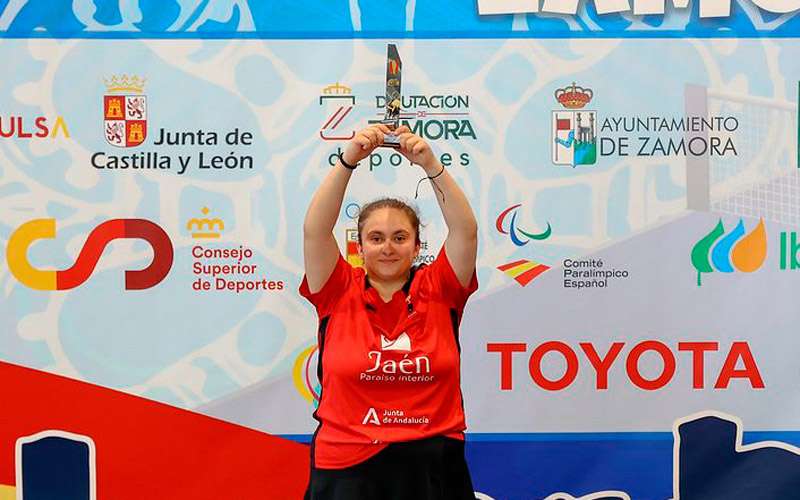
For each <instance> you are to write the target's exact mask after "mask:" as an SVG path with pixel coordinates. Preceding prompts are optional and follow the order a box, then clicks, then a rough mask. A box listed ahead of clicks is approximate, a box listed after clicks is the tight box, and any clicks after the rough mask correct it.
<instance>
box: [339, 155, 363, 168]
mask: <svg viewBox="0 0 800 500" xmlns="http://www.w3.org/2000/svg"><path fill="white" fill-rule="evenodd" d="M338 156H339V163H341V164H342V166H343V167H344V168H346V169H348V170H355V169H356V167H358V163H356V164H355V165H350V164H349V163H347V162H346V161H344V155H343V154H342V152H341V151H340V152H339V155H338Z"/></svg>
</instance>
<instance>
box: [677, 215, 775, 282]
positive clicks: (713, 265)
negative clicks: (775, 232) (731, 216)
mask: <svg viewBox="0 0 800 500" xmlns="http://www.w3.org/2000/svg"><path fill="white" fill-rule="evenodd" d="M766 258H767V232H766V230H765V229H764V219H761V220H759V222H758V225H757V226H756V228H755V229H753V230H752V231H751V232H750V233H749V234H747V235H745V228H744V222H742V219H739V223H738V224H737V225H736V227H734V228H733V230H731V231H730V232H728V234H725V227H724V226H723V224H722V219H720V220H719V222H717V225H716V226H715V227H714V229H712V230H711V232H710V233H708V234H707V235H705V236H703V238H701V239H700V241H698V242H697V243H695V245H694V248H692V265H693V266H694V268H695V269H697V286H700V285H701V284H702V283H701V277H702V276H703V273H713V272H714V271H715V270H716V271H719V272H721V273H732V272H733V271H734V269H735V270H737V271H740V272H743V273H752V272H753V271H756V270H757V269H759V268H760V267H761V265H762V264H764V260H765V259H766Z"/></svg>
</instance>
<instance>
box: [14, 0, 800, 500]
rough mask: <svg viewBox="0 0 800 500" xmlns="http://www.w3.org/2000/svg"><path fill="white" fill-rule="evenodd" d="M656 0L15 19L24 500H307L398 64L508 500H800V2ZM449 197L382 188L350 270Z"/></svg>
mask: <svg viewBox="0 0 800 500" xmlns="http://www.w3.org/2000/svg"><path fill="white" fill-rule="evenodd" d="M657 3H658V2H643V1H639V0H636V1H634V2H631V3H630V4H629V2H627V1H621V2H620V1H611V0H604V1H595V2H592V1H589V2H586V3H585V4H584V3H581V4H580V6H579V5H578V3H577V2H575V3H574V4H572V3H570V2H562V1H555V0H546V1H545V2H543V4H541V5H539V4H538V2H522V1H519V2H514V1H510V0H505V1H500V0H497V1H490V0H479V2H477V3H473V2H456V1H439V2H432V1H421V0H418V1H415V0H407V1H403V2H393V3H384V2H378V3H376V2H362V1H357V0H350V1H344V0H341V1H336V2H331V1H329V0H315V1H306V2H302V5H301V4H299V3H296V2H283V1H275V2H254V1H253V2H246V1H242V0H239V1H235V0H227V1H226V0H220V1H213V2H208V1H197V0H194V1H192V0H182V1H166V2H151V1H144V0H140V1H138V2H114V1H98V0H95V1H93V2H89V1H75V2H73V1H69V2H68V1H47V2H45V1H34V0H31V1H27V2H24V1H15V0H11V1H0V36H2V40H1V41H0V58H2V60H3V61H4V68H5V70H4V73H3V74H4V76H3V78H2V79H0V207H2V210H0V245H2V250H3V252H2V253H3V259H1V260H0V326H2V328H0V360H2V361H1V362H0V373H1V374H2V376H1V378H0V380H2V384H0V399H2V401H3V410H2V412H0V499H3V500H6V499H12V498H17V499H24V500H37V499H41V498H62V499H70V500H71V499H96V498H102V499H125V498H170V499H181V498H187V499H188V498H192V499H197V498H209V499H211V498H215V499H218V498H226V499H227V498H231V499H233V498H236V499H256V498H279V499H283V498H298V497H299V496H300V495H301V494H302V491H303V489H304V486H305V481H306V477H307V468H308V447H307V443H308V442H309V440H310V435H311V433H312V432H313V430H314V428H315V422H314V420H313V419H312V417H311V414H312V412H313V410H314V408H315V406H316V404H317V400H318V393H319V383H318V380H317V379H316V375H315V374H316V363H317V348H316V345H315V330H316V317H315V314H314V311H313V309H312V308H311V306H310V305H309V304H308V303H307V302H305V301H304V300H303V299H302V298H301V297H300V296H299V294H298V292H297V289H298V286H299V284H300V281H301V278H302V253H301V236H302V234H301V231H302V230H301V228H302V220H303V215H304V212H305V208H306V206H307V204H308V202H309V199H310V197H311V195H312V193H313V192H314V190H315V189H316V187H317V186H318V185H319V183H320V181H321V179H322V178H323V176H325V174H326V173H327V172H328V170H329V169H330V168H331V165H332V164H333V163H334V161H335V155H336V153H337V152H338V151H339V149H340V148H341V147H342V146H343V145H344V143H345V142H346V141H347V140H348V139H349V138H351V137H352V136H353V134H354V131H355V130H357V129H359V128H361V127H363V126H365V125H366V123H367V121H368V120H370V119H375V118H379V117H380V116H381V115H382V114H383V110H384V108H385V102H384V98H383V91H384V78H385V68H386V47H387V43H390V42H391V43H396V44H397V46H398V50H399V53H400V56H401V58H402V61H403V82H404V85H403V98H402V103H401V114H400V118H401V121H402V122H404V123H407V124H408V125H409V126H410V127H411V128H412V129H413V130H414V131H415V132H416V133H418V134H420V135H422V136H423V137H425V138H426V139H428V140H429V141H430V143H431V144H432V145H433V147H434V149H435V151H436V154H437V155H439V157H440V159H441V162H442V163H443V164H444V165H445V166H446V167H448V168H449V170H450V172H451V173H452V175H453V176H454V177H455V178H456V179H457V180H458V182H459V184H460V185H461V186H462V187H463V189H464V191H465V192H466V194H467V196H468V198H469V200H470V201H471V203H472V206H473V208H474V210H475V213H476V215H477V218H478V220H479V224H480V247H479V254H478V269H477V273H478V279H479V282H480V288H479V290H478V292H477V293H476V294H475V295H474V296H473V297H472V299H471V300H470V302H469V304H468V307H467V310H466V314H465V316H464V320H463V324H462V330H461V346H462V349H463V352H462V377H463V391H464V397H465V406H466V414H467V420H468V426H469V429H468V431H469V432H468V435H467V442H468V444H467V454H468V459H469V462H470V465H471V469H472V473H473V477H474V483H475V488H476V490H477V491H478V492H479V493H480V494H479V495H478V496H479V498H483V499H488V498H492V499H534V498H535V499H542V498H547V499H550V500H555V499H561V500H565V499H574V498H583V499H590V498H591V499H599V498H603V499H637V500H638V499H654V500H665V499H669V498H674V499H678V498H682V499H687V500H691V499H727V500H730V499H760V498H781V499H786V498H795V497H796V495H797V491H800V490H799V489H798V487H800V486H799V485H798V477H800V474H798V472H800V457H798V454H800V450H798V449H797V448H795V447H794V446H793V444H800V393H798V392H797V391H798V390H800V388H798V384H797V374H798V362H797V360H798V359H799V358H800V340H798V337H797V319H798V316H797V313H796V311H797V308H796V298H797V292H798V290H800V288H798V284H800V241H798V231H800V228H798V225H800V176H798V166H799V164H798V160H799V157H798V147H797V142H798V124H797V96H798V80H800V62H799V61H800V49H798V44H797V39H796V38H792V37H794V36H800V20H798V17H797V16H796V15H795V12H794V11H795V10H797V9H798V8H800V5H798V4H797V3H796V2H790V1H788V0H787V1H777V0H775V1H772V2H767V1H765V0H761V1H759V2H755V1H754V0H753V1H750V0H738V1H737V0H734V1H732V2H721V1H712V0H698V1H695V2H692V3H691V4H688V5H686V6H684V7H675V6H673V5H672V3H671V2H667V6H666V11H665V8H664V6H663V4H662V5H657ZM479 11H480V12H479ZM422 176H423V173H422V171H421V170H420V169H419V168H418V167H414V166H410V165H409V164H408V162H407V161H405V160H404V159H403V158H402V157H401V156H400V155H399V154H397V153H395V152H394V151H392V150H391V149H380V150H378V151H376V152H375V153H374V154H373V155H372V156H371V157H369V158H368V159H366V160H365V161H364V162H362V165H361V167H360V168H359V169H358V171H357V172H356V173H355V176H354V178H353V180H352V182H351V187H350V189H349V190H348V193H347V196H346V199H345V203H344V206H343V208H342V213H341V214H340V216H339V222H338V225H337V227H336V237H337V239H338V240H339V243H340V248H341V251H342V253H343V255H345V256H346V257H347V259H348V260H349V261H350V262H351V263H352V264H354V265H358V264H359V257H358V254H357V251H356V248H355V233H354V229H355V218H356V217H357V215H358V211H359V207H360V205H361V204H363V203H365V202H367V201H369V200H371V199H373V198H375V197H376V196H379V195H388V194H392V195H397V196H400V197H404V198H407V199H412V200H413V198H414V192H415V188H416V185H417V182H418V180H419V179H420V178H421V177H422ZM415 203H416V204H417V205H418V207H419V208H420V210H421V213H422V218H423V222H424V229H423V234H422V238H423V241H424V243H423V248H422V251H421V254H420V257H419V259H418V260H419V262H420V263H425V262H430V261H431V260H432V259H433V258H434V256H435V255H436V253H437V252H438V250H439V248H440V246H441V244H442V241H443V238H444V232H445V227H444V225H443V221H442V218H441V215H440V213H439V210H438V207H437V206H436V203H435V199H434V196H433V191H432V189H431V186H430V185H428V184H427V183H426V184H423V185H422V186H421V188H420V190H419V196H418V198H417V199H416V200H415ZM387 349H388V348H387ZM397 349H399V347H398V348H397ZM405 350H408V348H406V349H405ZM377 354H378V356H377V359H380V353H377ZM401 366H405V365H402V364H401ZM425 366H426V365H424V364H419V363H418V365H417V368H418V371H419V370H422V371H424V368H425ZM374 369H375V370H380V371H381V372H382V374H383V375H384V376H391V375H392V373H393V371H392V370H395V371H396V370H397V366H392V365H391V364H390V363H384V364H383V365H381V366H378V364H376V366H375V367H374ZM420 375H422V376H420V377H419V379H420V383H425V380H426V378H425V377H424V373H421V374H420ZM369 411H372V413H373V415H369V414H368V412H369ZM364 412H365V422H367V424H365V425H380V421H381V420H380V418H379V416H377V415H374V413H375V410H374V409H368V408H365V409H364ZM367 417H369V418H367Z"/></svg>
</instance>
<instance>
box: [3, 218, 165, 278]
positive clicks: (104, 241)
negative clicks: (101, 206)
mask: <svg viewBox="0 0 800 500" xmlns="http://www.w3.org/2000/svg"><path fill="white" fill-rule="evenodd" d="M55 237H56V220H55V219H34V220H32V221H28V222H26V223H24V224H22V225H21V226H19V227H18V228H17V229H16V230H15V231H14V232H13V233H12V234H11V236H10V237H9V239H8V247H7V248H6V261H7V262H8V268H9V270H10V271H11V274H13V275H14V277H15V278H16V279H17V280H18V281H19V282H20V283H22V284H23V285H25V286H27V287H29V288H33V289H34V290H70V289H72V288H75V287H77V286H80V285H81V284H83V283H84V282H85V281H86V280H87V279H89V277H90V276H91V275H92V273H93V272H94V269H95V267H96V266H97V262H98V261H99V260H100V257H101V256H102V255H103V250H104V249H105V247H106V246H107V245H108V244H109V243H111V242H112V241H114V240H116V239H121V238H135V239H140V240H144V241H146V242H147V243H149V244H150V246H151V247H152V249H153V260H152V262H151V263H150V264H149V265H148V266H147V267H145V268H144V269H139V270H133V271H131V270H126V271H125V289H126V290H144V289H146V288H151V287H154V286H156V285H157V284H159V283H160V282H161V281H162V280H163V279H164V278H165V277H166V276H167V274H168V273H169V271H170V269H171V268H172V260H173V255H174V250H173V248H172V241H171V240H170V239H169V236H167V233H166V232H164V230H163V229H161V227H160V226H159V225H158V224H156V223H154V222H151V221H149V220H146V219H112V220H108V221H105V222H103V223H102V224H100V225H98V226H97V227H95V228H94V229H93V230H92V232H91V233H89V236H88V237H87V238H86V242H85V243H84V244H83V247H81V250H80V252H79V254H78V257H77V259H76V260H75V263H74V264H72V266H71V267H70V268H68V269H64V270H61V271H54V270H43V269H38V268H36V267H34V266H33V265H32V264H31V263H30V261H29V260H28V249H29V248H30V247H31V245H33V243H34V242H35V241H36V240H40V239H52V238H55Z"/></svg>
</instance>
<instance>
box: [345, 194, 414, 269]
mask: <svg viewBox="0 0 800 500" xmlns="http://www.w3.org/2000/svg"><path fill="white" fill-rule="evenodd" d="M416 236H417V235H416V232H415V230H414V226H412V225H411V221H410V220H409V219H408V216H407V215H406V214H405V213H404V212H403V211H402V210H399V209H397V208H379V209H377V210H375V211H374V212H372V213H371V214H370V215H369V217H367V220H366V221H365V222H364V228H363V229H362V231H361V245H360V246H359V251H360V252H361V256H362V257H363V259H364V267H365V268H366V270H367V275H368V276H370V277H371V278H377V279H380V280H382V281H388V280H404V279H406V277H407V276H408V272H409V270H410V269H411V264H412V263H413V262H414V258H416V256H417V254H418V253H419V244H417V242H416V241H417V238H416Z"/></svg>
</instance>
